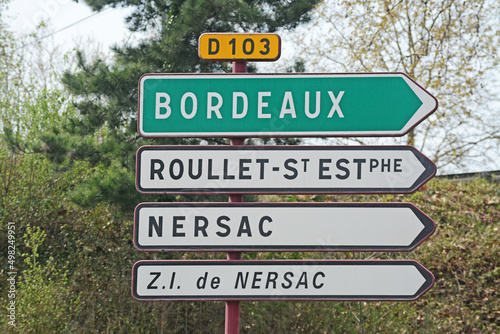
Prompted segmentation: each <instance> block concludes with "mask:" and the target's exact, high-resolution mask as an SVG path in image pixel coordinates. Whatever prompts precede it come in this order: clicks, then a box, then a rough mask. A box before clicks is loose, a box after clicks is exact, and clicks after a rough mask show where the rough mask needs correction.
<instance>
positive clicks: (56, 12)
mask: <svg viewBox="0 0 500 334" xmlns="http://www.w3.org/2000/svg"><path fill="white" fill-rule="evenodd" d="M130 11H131V9H127V8H106V9H104V10H102V11H101V12H99V13H95V12H93V11H92V10H91V9H90V8H89V7H88V6H87V5H86V4H85V3H84V1H83V0H80V1H79V3H76V2H75V1H73V0H11V1H10V2H9V5H8V10H7V12H6V13H4V14H5V16H3V18H4V23H6V24H7V26H8V27H9V28H8V29H9V30H10V31H13V32H14V33H16V34H19V35H26V34H30V33H32V32H34V31H35V30H36V27H37V25H39V24H40V22H42V21H43V22H45V23H46V24H47V25H48V26H49V28H50V31H52V32H53V33H51V35H50V36H49V37H47V38H51V39H52V42H53V44H54V45H56V46H59V47H60V49H61V51H62V52H63V53H65V52H67V51H71V50H73V49H74V48H75V46H77V44H78V43H79V42H83V43H85V41H93V42H94V43H96V44H99V45H100V48H99V50H100V51H103V52H107V51H108V52H109V47H110V46H111V45H112V44H115V43H118V44H123V43H124V42H125V41H130V40H134V39H136V38H140V36H138V35H132V33H131V32H129V31H128V29H127V28H126V25H125V21H124V19H125V17H126V16H127V14H128V13H130ZM280 37H281V40H282V57H281V59H280V60H279V61H277V62H273V63H265V66H262V68H261V67H260V66H259V69H260V71H262V72H281V71H282V70H283V65H284V64H285V65H286V64H287V63H288V62H287V61H286V59H287V58H289V57H287V55H288V56H289V55H293V46H291V45H292V43H291V41H289V40H288V38H287V37H290V38H292V36H291V35H290V36H287V34H281V36H280ZM280 67H281V68H280ZM273 69H274V71H273ZM276 69H280V70H278V71H276ZM492 168H495V169H497V168H498V167H497V166H494V167H493V166H492V167H489V168H487V169H492ZM472 169H480V170H483V169H484V166H479V165H478V166H476V167H475V168H472Z"/></svg>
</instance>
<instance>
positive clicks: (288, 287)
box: [281, 271, 293, 289]
mask: <svg viewBox="0 0 500 334" xmlns="http://www.w3.org/2000/svg"><path fill="white" fill-rule="evenodd" d="M288 276H291V277H293V273H292V272H291V271H287V272H286V273H285V275H283V279H284V280H285V281H287V283H288V284H286V285H285V283H281V287H282V288H283V289H290V287H291V286H292V281H291V280H290V279H289V278H288Z"/></svg>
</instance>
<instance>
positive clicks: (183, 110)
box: [181, 92, 198, 119]
mask: <svg viewBox="0 0 500 334" xmlns="http://www.w3.org/2000/svg"><path fill="white" fill-rule="evenodd" d="M188 97H190V98H191V100H193V109H192V110H191V113H190V114H188V113H187V112H186V99H187V98H188ZM197 108H198V100H197V99H196V95H194V94H193V93H191V92H187V93H185V94H184V95H182V99H181V114H182V116H184V118H185V119H191V118H193V117H194V116H195V115H196V109H197Z"/></svg>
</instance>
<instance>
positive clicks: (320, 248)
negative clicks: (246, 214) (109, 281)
mask: <svg viewBox="0 0 500 334" xmlns="http://www.w3.org/2000/svg"><path fill="white" fill-rule="evenodd" d="M144 207H149V208H151V207H157V208H166V207H171V208H197V207H198V208H199V207H217V208H229V207H230V208H252V207H259V208H262V207H274V208H283V209H286V208H340V207H343V208H362V207H363V208H373V207H385V208H409V209H411V210H412V211H413V213H414V214H415V215H416V216H417V218H418V219H419V220H420V222H421V223H422V224H423V225H424V228H423V230H422V231H421V232H420V233H419V234H418V235H417V237H416V238H415V239H414V240H413V242H412V243H411V244H410V245H408V246H405V247H401V246H371V245H364V246H359V245H357V246H327V245H308V246H289V247H287V246H273V245H257V246H245V245H241V244H238V245H229V246H206V245H204V246H197V245H186V246H178V245H175V246H167V245H164V246H142V245H141V244H140V243H139V235H138V234H139V233H138V231H139V212H140V210H141V208H144ZM304 224H307V222H304ZM435 230H436V224H435V222H434V221H433V220H432V219H431V218H430V217H429V216H427V215H426V214H425V213H423V212H422V211H421V210H420V209H418V208H417V207H416V206H415V205H413V204H412V203H392V202H388V203H371V202H367V203H308V202H305V203H304V202H302V203H298V202H291V203H273V202H266V203H262V202H257V203H255V202H254V203H248V202H243V203H206V202H204V203H141V204H139V205H137V207H136V208H135V211H134V236H133V240H134V246H135V248H136V249H137V250H139V251H144V252H177V251H180V252H202V251H206V252H213V251H222V252H224V251H231V252H233V251H248V252H256V251H268V252H295V251H296V252H329V251H336V252H408V251H411V250H413V249H415V248H416V247H417V246H419V245H420V244H422V243H423V242H424V241H425V240H427V239H428V238H429V237H430V236H431V235H432V234H433V233H434V231H435Z"/></svg>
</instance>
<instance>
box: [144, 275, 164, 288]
mask: <svg viewBox="0 0 500 334" xmlns="http://www.w3.org/2000/svg"><path fill="white" fill-rule="evenodd" d="M149 274H150V275H153V276H154V278H153V280H152V281H151V282H149V284H148V286H147V287H146V289H153V290H155V289H158V287H157V286H154V285H153V283H154V282H156V280H157V279H158V278H159V277H160V275H161V273H157V272H155V273H149Z"/></svg>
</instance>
